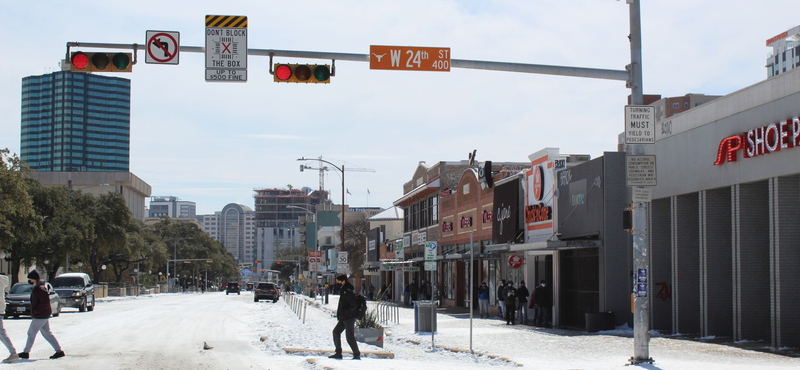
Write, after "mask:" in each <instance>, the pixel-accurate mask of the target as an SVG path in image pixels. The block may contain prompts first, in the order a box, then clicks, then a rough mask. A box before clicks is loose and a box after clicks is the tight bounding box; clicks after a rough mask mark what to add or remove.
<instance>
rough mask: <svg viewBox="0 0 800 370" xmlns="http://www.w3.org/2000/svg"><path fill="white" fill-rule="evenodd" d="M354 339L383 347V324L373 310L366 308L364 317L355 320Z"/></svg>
mask: <svg viewBox="0 0 800 370" xmlns="http://www.w3.org/2000/svg"><path fill="white" fill-rule="evenodd" d="M356 340H357V341H359V342H362V343H366V344H371V345H373V346H378V347H381V348H383V326H382V325H381V324H380V323H378V316H377V315H376V314H375V312H374V311H369V310H367V313H366V314H364V318H363V319H361V320H358V321H356Z"/></svg>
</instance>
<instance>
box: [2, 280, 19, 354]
mask: <svg viewBox="0 0 800 370" xmlns="http://www.w3.org/2000/svg"><path fill="white" fill-rule="evenodd" d="M0 288H2V291H0V342H3V344H4V345H5V346H6V348H8V354H9V356H8V358H6V359H4V360H3V362H5V363H9V362H14V361H17V360H19V356H17V350H16V349H15V348H14V343H11V339H10V338H8V334H6V328H5V327H4V326H3V319H4V318H5V317H4V316H5V313H6V297H5V294H3V293H4V291H5V290H6V289H8V275H0Z"/></svg>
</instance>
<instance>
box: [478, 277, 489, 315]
mask: <svg viewBox="0 0 800 370" xmlns="http://www.w3.org/2000/svg"><path fill="white" fill-rule="evenodd" d="M478 307H480V311H481V318H483V315H484V314H485V315H486V318H487V319H488V318H489V287H487V286H486V282H485V281H484V282H482V283H481V287H480V289H479V290H478Z"/></svg>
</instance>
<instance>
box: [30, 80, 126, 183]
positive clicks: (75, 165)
mask: <svg viewBox="0 0 800 370" xmlns="http://www.w3.org/2000/svg"><path fill="white" fill-rule="evenodd" d="M130 127H131V81H130V80H128V79H124V78H119V77H107V76H101V75H96V74H89V73H73V72H70V71H61V72H55V73H50V74H45V75H41V76H28V77H25V78H23V79H22V132H21V135H20V136H21V144H22V145H21V148H22V149H21V153H20V158H21V159H22V160H23V161H25V164H27V165H28V166H30V167H31V169H33V170H34V171H124V172H128V171H129V167H130Z"/></svg>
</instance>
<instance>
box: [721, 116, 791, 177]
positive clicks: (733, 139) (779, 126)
mask: <svg viewBox="0 0 800 370" xmlns="http://www.w3.org/2000/svg"><path fill="white" fill-rule="evenodd" d="M796 146H800V117H795V118H793V119H792V120H791V121H790V120H788V119H787V120H784V121H780V122H778V123H771V124H769V125H766V126H762V127H759V128H755V129H752V130H750V131H747V132H743V133H742V134H741V135H734V136H728V137H726V138H724V139H722V141H721V142H720V143H719V149H717V160H716V162H714V165H715V166H721V165H723V164H725V161H728V162H736V159H737V155H736V152H738V151H739V150H741V151H742V158H753V157H757V156H760V155H764V154H770V153H774V152H778V151H780V150H781V149H789V148H794V147H796Z"/></svg>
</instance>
